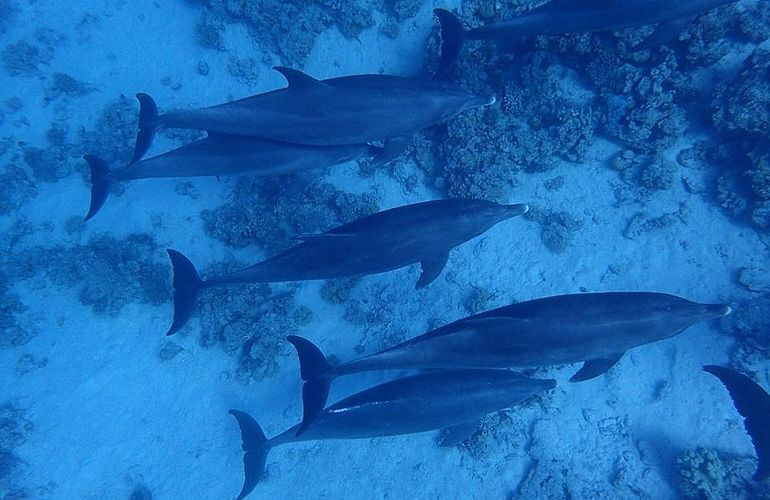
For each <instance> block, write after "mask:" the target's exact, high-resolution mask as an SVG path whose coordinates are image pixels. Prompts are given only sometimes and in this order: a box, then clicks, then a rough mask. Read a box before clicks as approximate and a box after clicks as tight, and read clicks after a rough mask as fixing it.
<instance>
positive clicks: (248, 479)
mask: <svg viewBox="0 0 770 500" xmlns="http://www.w3.org/2000/svg"><path fill="white" fill-rule="evenodd" d="M555 386H556V382H555V381H554V380H539V379H530V378H527V377H525V376H523V375H521V374H518V373H515V372H511V371H507V370H447V371H437V372H430V373H424V374H420V375H415V376H411V377H405V378H401V379H398V380H394V381H391V382H386V383H384V384H380V385H377V386H375V387H372V388H370V389H367V390H364V391H362V392H359V393H357V394H354V395H352V396H350V397H348V398H345V399H343V400H341V401H339V402H337V403H335V404H333V405H331V406H329V407H328V408H326V409H325V410H324V411H323V412H322V413H321V414H320V415H319V416H318V419H317V420H316V421H315V422H314V423H313V425H311V426H310V427H309V428H308V429H307V430H306V431H305V432H303V433H302V434H299V435H298V434H297V432H298V430H299V427H300V426H299V424H297V425H295V426H293V427H291V428H289V429H288V430H286V431H284V432H282V433H281V434H279V435H277V436H275V437H273V438H272V439H266V438H265V435H264V433H263V432H262V429H261V428H260V426H259V424H257V422H256V421H254V419H252V418H251V417H250V416H248V415H247V414H246V413H243V412H240V411H236V410H230V414H232V415H233V416H234V417H235V418H236V419H237V420H238V424H239V426H240V429H241V438H242V444H243V451H244V452H245V454H244V457H243V462H244V469H245V480H244V483H243V488H242V490H241V492H240V494H239V495H238V500H240V499H242V498H244V497H246V496H247V495H248V494H249V493H250V492H251V491H252V490H253V489H254V487H255V486H256V485H257V483H258V482H259V481H260V480H261V479H262V477H263V473H264V467H265V462H266V459H267V453H268V452H269V451H270V449H271V448H273V447H275V446H279V445H282V444H286V443H292V442H296V441H315V440H322V439H360V438H370V437H382V436H398V435H403V434H413V433H418V432H426V431H431V430H435V429H442V428H447V427H451V426H455V425H458V424H463V423H466V422H475V421H478V420H479V419H480V418H481V417H483V416H484V415H487V414H488V413H492V412H495V411H498V410H502V409H504V408H509V407H511V406H514V405H516V404H517V403H520V402H521V401H523V400H525V399H527V398H528V397H530V396H532V395H534V394H536V393H539V392H542V391H546V390H548V389H552V388H553V387H555Z"/></svg>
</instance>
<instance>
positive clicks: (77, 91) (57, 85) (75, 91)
mask: <svg viewBox="0 0 770 500" xmlns="http://www.w3.org/2000/svg"><path fill="white" fill-rule="evenodd" d="M95 90H96V87H94V86H93V85H89V84H87V83H84V82H81V81H80V80H77V79H75V78H73V77H72V76H70V75H68V74H66V73H54V74H53V77H52V81H51V87H50V88H49V90H48V91H47V92H46V95H45V99H44V100H45V102H46V103H49V102H51V101H53V100H55V99H57V98H59V97H61V96H65V97H80V96H83V95H86V94H89V93H91V92H94V91H95Z"/></svg>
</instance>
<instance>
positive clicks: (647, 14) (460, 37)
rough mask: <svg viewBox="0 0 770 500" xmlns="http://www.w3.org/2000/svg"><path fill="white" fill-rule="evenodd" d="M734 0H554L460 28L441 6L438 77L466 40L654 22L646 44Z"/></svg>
mask: <svg viewBox="0 0 770 500" xmlns="http://www.w3.org/2000/svg"><path fill="white" fill-rule="evenodd" d="M735 1H736V0H680V1H672V0H553V1H551V2H548V3H546V4H544V5H541V6H540V7H536V8H534V9H532V10H530V11H528V12H525V13H524V14H522V15H520V16H517V17H515V18H513V19H511V20H509V21H503V22H499V23H492V24H487V25H485V26H479V27H478V28H473V29H470V30H467V31H463V27H462V24H461V23H460V20H459V19H458V18H457V16H455V15H454V14H452V13H451V12H449V11H448V10H444V9H435V10H434V11H433V12H434V13H435V14H436V17H438V19H439V23H440V24H441V55H440V58H439V67H438V70H437V71H436V74H437V75H439V76H440V75H444V74H446V72H447V71H448V70H449V68H450V67H451V65H452V63H453V62H454V60H455V59H456V58H457V55H458V54H459V52H460V48H461V47H462V44H463V42H465V41H467V40H511V39H514V38H517V37H526V36H534V35H551V36H553V35H564V34H566V33H586V32H596V31H607V30H618V29H624V28H635V27H639V26H647V25H650V24H657V25H658V26H657V28H656V29H655V32H654V33H653V34H652V35H650V37H649V38H648V39H647V40H646V41H645V42H644V46H645V47H653V46H655V45H660V44H662V43H666V42H667V41H669V40H671V39H672V38H674V37H675V36H676V35H677V34H678V33H679V32H680V31H681V30H682V29H684V27H685V26H687V24H689V23H690V22H691V21H692V20H693V18H695V16H697V15H698V14H701V13H702V12H705V11H707V10H710V9H713V8H714V7H719V6H720V5H724V4H727V3H732V2H735Z"/></svg>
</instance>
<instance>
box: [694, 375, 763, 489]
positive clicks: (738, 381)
mask: <svg viewBox="0 0 770 500" xmlns="http://www.w3.org/2000/svg"><path fill="white" fill-rule="evenodd" d="M703 370H704V371H706V372H708V373H710V374H712V375H714V376H715V377H716V378H718V379H719V381H720V382H722V384H723V385H724V386H725V388H726V389H727V392H729V393H730V397H731V398H732V400H733V405H734V406H735V409H736V410H738V413H739V414H740V415H741V416H742V417H743V419H744V420H743V425H744V427H745V428H746V432H747V433H748V434H749V437H750V438H751V442H752V443H753V444H754V450H755V451H756V453H757V458H758V459H759V465H758V466H757V471H756V472H755V473H754V476H753V477H752V479H754V480H755V481H761V480H763V479H767V478H768V477H770V394H768V393H767V392H766V391H765V390H764V389H763V388H762V387H761V386H760V385H759V384H757V383H756V382H754V381H753V380H752V379H750V378H749V377H747V376H746V375H743V374H742V373H739V372H737V371H735V370H731V369H730V368H725V367H722V366H716V365H706V366H704V367H703Z"/></svg>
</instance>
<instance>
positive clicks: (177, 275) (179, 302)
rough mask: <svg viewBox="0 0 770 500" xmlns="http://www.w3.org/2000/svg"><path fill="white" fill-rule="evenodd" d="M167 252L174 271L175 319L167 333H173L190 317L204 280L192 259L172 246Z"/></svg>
mask: <svg viewBox="0 0 770 500" xmlns="http://www.w3.org/2000/svg"><path fill="white" fill-rule="evenodd" d="M166 252H168V257H169V258H170V259H171V266H172V267H173V271H174V320H173V321H172V323H171V326H170V327H169V329H168V332H166V335H173V334H175V333H176V332H178V331H179V330H180V329H181V328H182V327H183V326H184V325H185V324H186V323H187V321H188V320H189V319H190V316H191V315H192V310H193V307H195V299H196V298H197V297H198V291H199V290H200V288H201V286H203V280H201V278H200V276H199V275H198V271H197V270H196V269H195V266H194V265H193V263H192V262H190V259H188V258H187V257H185V256H184V255H182V254H181V253H180V252H177V251H176V250H172V249H170V248H169V249H167V250H166Z"/></svg>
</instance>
